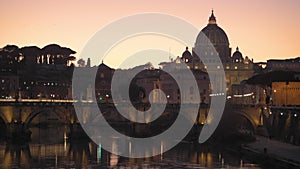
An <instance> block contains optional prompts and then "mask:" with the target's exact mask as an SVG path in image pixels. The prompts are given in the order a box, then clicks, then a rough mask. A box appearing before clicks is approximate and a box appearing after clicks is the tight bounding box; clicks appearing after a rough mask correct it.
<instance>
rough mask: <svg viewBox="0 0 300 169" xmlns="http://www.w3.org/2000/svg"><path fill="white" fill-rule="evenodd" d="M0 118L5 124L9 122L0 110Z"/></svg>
mask: <svg viewBox="0 0 300 169" xmlns="http://www.w3.org/2000/svg"><path fill="white" fill-rule="evenodd" d="M0 118H1V119H0V120H3V122H4V123H5V124H7V123H9V122H8V120H7V118H6V117H5V116H4V114H3V113H2V112H0Z"/></svg>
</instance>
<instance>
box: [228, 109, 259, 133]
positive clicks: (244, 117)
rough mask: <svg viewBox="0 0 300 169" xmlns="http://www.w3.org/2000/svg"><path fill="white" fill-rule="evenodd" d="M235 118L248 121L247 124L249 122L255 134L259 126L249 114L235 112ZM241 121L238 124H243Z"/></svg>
mask: <svg viewBox="0 0 300 169" xmlns="http://www.w3.org/2000/svg"><path fill="white" fill-rule="evenodd" d="M234 114H235V116H236V117H237V118H242V119H244V120H246V122H248V124H250V125H251V129H252V130H253V132H255V130H256V128H257V126H258V124H257V123H256V122H255V120H254V119H253V118H251V117H250V116H249V115H248V114H247V113H245V112H234ZM240 120H241V119H238V122H240V123H242V121H240Z"/></svg>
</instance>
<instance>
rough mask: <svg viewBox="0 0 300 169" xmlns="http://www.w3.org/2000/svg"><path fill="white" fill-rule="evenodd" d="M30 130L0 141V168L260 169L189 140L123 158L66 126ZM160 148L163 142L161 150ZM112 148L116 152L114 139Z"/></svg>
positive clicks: (129, 147) (129, 146) (129, 149)
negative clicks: (21, 139) (18, 138)
mask: <svg viewBox="0 0 300 169" xmlns="http://www.w3.org/2000/svg"><path fill="white" fill-rule="evenodd" d="M31 131H32V132H33V137H32V141H31V142H30V143H28V144H18V145H16V144H9V143H5V142H1V143H0V162H1V163H0V168H4V169H6V168H143V169H148V168H155V169H160V168H239V169H242V168H243V169H250V168H251V169H254V168H255V169H256V168H257V169H259V168H260V167H258V166H257V165H254V164H251V163H249V162H247V161H244V160H243V159H241V158H239V157H234V156H232V155H230V154H228V153H225V152H224V151H222V150H217V149H214V148H213V147H210V146H201V145H200V146H199V145H195V144H192V143H181V144H179V145H177V146H176V147H175V148H173V149H171V150H170V151H168V152H165V153H163V154H160V155H157V156H154V157H150V158H143V159H141V158H124V157H119V156H117V155H114V154H112V153H109V152H107V151H105V150H103V149H102V148H101V144H99V146H98V145H96V144H95V143H92V142H89V141H70V142H69V141H67V135H66V133H67V132H68V130H67V128H66V127H56V128H46V129H39V128H32V129H31ZM131 144H132V143H131V142H129V143H128V151H129V152H130V151H131V147H132V146H131ZM163 148H164V144H163V143H162V144H161V148H160V151H161V152H162V151H163ZM112 149H113V151H115V152H116V151H118V147H117V146H116V145H115V143H114V142H112ZM149 149H151V148H149ZM149 153H151V152H149Z"/></svg>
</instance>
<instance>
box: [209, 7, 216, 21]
mask: <svg viewBox="0 0 300 169" xmlns="http://www.w3.org/2000/svg"><path fill="white" fill-rule="evenodd" d="M208 24H217V21H216V17H215V15H214V9H212V10H211V15H210V17H209V20H208Z"/></svg>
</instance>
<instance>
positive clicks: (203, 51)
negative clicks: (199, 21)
mask: <svg viewBox="0 0 300 169" xmlns="http://www.w3.org/2000/svg"><path fill="white" fill-rule="evenodd" d="M212 45H213V46H212ZM212 47H213V48H212ZM193 52H195V53H196V54H197V55H201V56H204V57H206V56H210V55H213V54H214V52H217V55H218V56H219V57H220V59H221V61H222V63H228V62H230V60H231V59H230V55H231V49H230V48H229V40H228V37H227V35H226V33H225V31H224V30H223V29H222V28H220V27H219V26H218V25H217V21H216V17H215V16H214V11H212V13H211V16H210V17H209V20H208V24H207V26H206V27H204V28H203V29H202V30H201V32H200V33H199V34H198V36H197V39H196V43H195V47H194V51H193Z"/></svg>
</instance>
